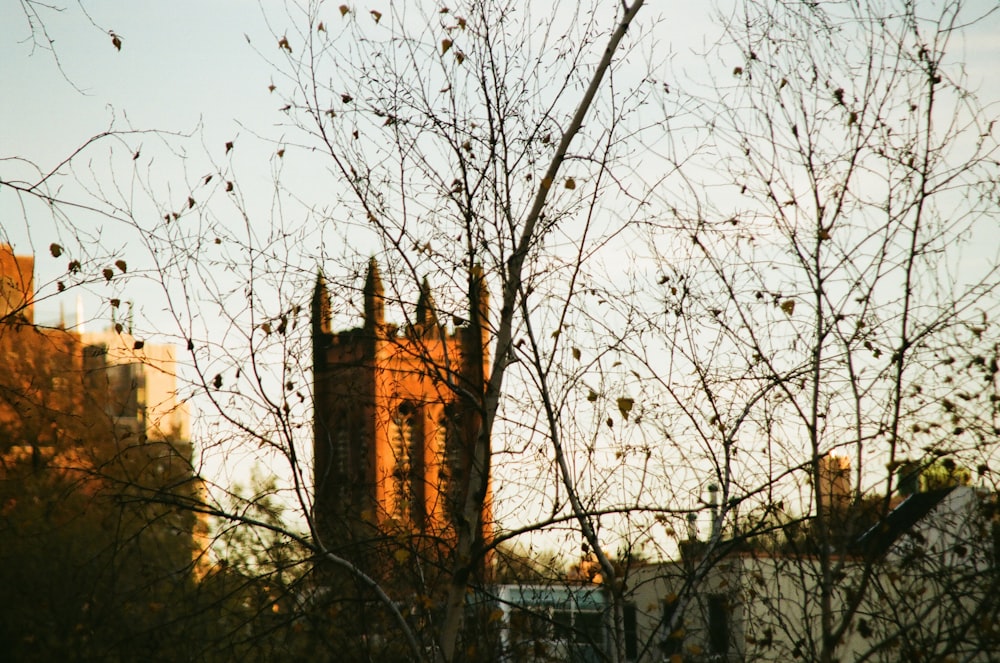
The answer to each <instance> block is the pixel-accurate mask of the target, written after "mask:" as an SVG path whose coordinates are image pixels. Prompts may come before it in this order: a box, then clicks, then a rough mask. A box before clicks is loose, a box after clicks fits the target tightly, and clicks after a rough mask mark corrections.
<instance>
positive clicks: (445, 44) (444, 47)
mask: <svg viewBox="0 0 1000 663" xmlns="http://www.w3.org/2000/svg"><path fill="white" fill-rule="evenodd" d="M450 48H451V40H450V39H442V40H441V55H444V54H445V53H447V52H448V49H450Z"/></svg>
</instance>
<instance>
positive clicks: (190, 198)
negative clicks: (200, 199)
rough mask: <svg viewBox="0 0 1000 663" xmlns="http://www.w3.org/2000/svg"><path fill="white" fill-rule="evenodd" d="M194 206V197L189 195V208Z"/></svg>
mask: <svg viewBox="0 0 1000 663" xmlns="http://www.w3.org/2000/svg"><path fill="white" fill-rule="evenodd" d="M192 207H194V198H192V197H191V196H188V209H191V208H192Z"/></svg>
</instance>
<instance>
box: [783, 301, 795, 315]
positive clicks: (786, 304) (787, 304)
mask: <svg viewBox="0 0 1000 663" xmlns="http://www.w3.org/2000/svg"><path fill="white" fill-rule="evenodd" d="M781 310H782V311H783V312H784V313H785V315H791V314H792V313H795V300H794V299H786V300H785V301H783V302H781Z"/></svg>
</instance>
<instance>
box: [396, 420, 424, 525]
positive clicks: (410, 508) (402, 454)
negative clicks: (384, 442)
mask: <svg viewBox="0 0 1000 663" xmlns="http://www.w3.org/2000/svg"><path fill="white" fill-rule="evenodd" d="M420 414H421V411H420V409H419V408H418V407H416V406H415V405H414V404H413V403H410V402H404V403H402V404H401V405H400V406H399V407H398V408H397V409H396V411H395V412H394V413H393V416H392V418H391V419H390V422H389V445H390V448H391V450H392V461H393V466H392V477H391V480H392V484H393V485H392V490H391V494H392V497H393V499H394V501H395V504H394V506H393V510H394V511H395V512H396V514H395V515H396V516H397V517H402V518H410V517H413V518H414V520H415V521H416V523H417V524H418V525H419V524H421V523H422V521H423V504H422V501H423V490H422V489H423V486H422V484H421V481H422V475H423V440H422V432H421V430H420V426H419V424H418V421H419V419H420Z"/></svg>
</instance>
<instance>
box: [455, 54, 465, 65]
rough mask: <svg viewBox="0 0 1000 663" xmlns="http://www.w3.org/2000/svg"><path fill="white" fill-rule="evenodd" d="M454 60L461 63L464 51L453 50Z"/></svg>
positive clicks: (463, 58) (463, 59) (463, 60)
mask: <svg viewBox="0 0 1000 663" xmlns="http://www.w3.org/2000/svg"><path fill="white" fill-rule="evenodd" d="M455 62H457V63H458V64H462V63H463V62H465V53H463V52H462V51H455Z"/></svg>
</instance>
